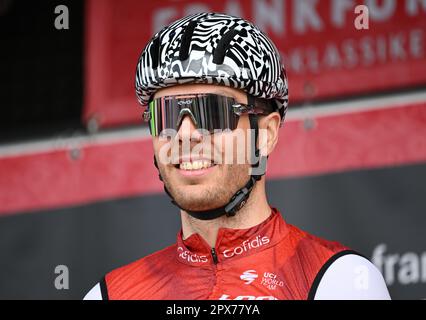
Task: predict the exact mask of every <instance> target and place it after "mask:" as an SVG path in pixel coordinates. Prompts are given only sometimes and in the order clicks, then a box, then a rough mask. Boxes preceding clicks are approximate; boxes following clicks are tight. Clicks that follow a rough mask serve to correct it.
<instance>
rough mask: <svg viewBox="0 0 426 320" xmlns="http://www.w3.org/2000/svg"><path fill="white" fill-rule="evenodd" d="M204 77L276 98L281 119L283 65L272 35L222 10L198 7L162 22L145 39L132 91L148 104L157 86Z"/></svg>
mask: <svg viewBox="0 0 426 320" xmlns="http://www.w3.org/2000/svg"><path fill="white" fill-rule="evenodd" d="M185 83H206V84H217V85H223V86H228V87H232V88H236V89H242V90H243V91H245V92H246V93H247V94H249V95H252V96H253V97H259V98H265V99H274V100H275V106H276V109H277V110H278V111H279V112H280V114H281V120H282V121H283V120H284V117H285V113H286V110H287V106H288V82H287V76H286V71H285V68H284V66H283V64H282V62H281V59H280V55H279V53H278V50H277V48H276V47H275V45H274V44H273V43H272V41H271V40H270V39H269V38H268V37H267V36H266V35H265V34H264V33H263V32H262V31H260V30H259V29H258V28H257V27H256V26H254V25H253V24H251V23H250V22H248V21H246V20H244V19H241V18H238V17H233V16H229V15H226V14H220V13H198V14H193V15H190V16H187V17H185V18H182V19H180V20H177V21H175V22H174V23H172V24H170V25H169V26H166V27H165V28H163V29H162V30H161V31H159V32H158V33H157V34H155V35H154V37H153V38H152V39H151V40H150V41H149V42H148V44H147V45H146V47H145V49H144V50H143V51H142V54H141V56H140V58H139V61H138V64H137V69H136V83H135V87H136V95H137V98H138V100H139V102H140V104H142V105H143V106H145V105H147V104H148V103H149V101H150V99H151V98H152V96H153V95H154V94H155V92H156V91H157V90H159V89H161V88H164V87H169V86H173V85H177V84H185Z"/></svg>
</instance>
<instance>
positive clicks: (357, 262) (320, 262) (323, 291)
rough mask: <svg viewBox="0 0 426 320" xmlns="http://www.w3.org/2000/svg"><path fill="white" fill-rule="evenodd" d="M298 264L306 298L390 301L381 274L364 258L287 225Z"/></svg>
mask: <svg viewBox="0 0 426 320" xmlns="http://www.w3.org/2000/svg"><path fill="white" fill-rule="evenodd" d="M290 230H291V232H290V233H291V239H292V241H293V242H294V245H295V249H296V253H297V257H298V261H300V262H301V268H302V269H303V274H304V276H305V277H306V278H307V279H308V281H309V282H310V284H309V287H310V290H309V293H308V299H354V300H356V299H390V296H389V292H388V289H387V287H386V283H385V281H384V279H383V276H382V274H381V273H380V271H379V270H378V269H377V268H376V266H374V264H373V263H371V262H370V261H369V260H368V259H367V258H365V257H363V256H362V255H360V254H359V253H357V252H356V251H353V250H351V249H350V248H349V247H347V246H344V245H342V244H341V243H339V242H336V241H329V240H325V239H322V238H319V237H316V236H314V235H312V234H310V233H308V232H305V231H303V230H300V229H299V228H297V227H295V226H292V225H290Z"/></svg>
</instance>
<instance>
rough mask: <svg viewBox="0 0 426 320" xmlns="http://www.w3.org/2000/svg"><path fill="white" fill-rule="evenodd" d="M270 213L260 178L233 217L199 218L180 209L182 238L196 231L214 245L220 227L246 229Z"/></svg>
mask: <svg viewBox="0 0 426 320" xmlns="http://www.w3.org/2000/svg"><path fill="white" fill-rule="evenodd" d="M270 214H271V207H270V206H269V204H268V201H267V199H266V194H265V181H264V178H262V179H261V180H260V181H258V182H257V183H256V185H255V186H254V188H253V190H252V192H251V193H250V197H249V198H248V201H247V203H246V204H245V205H244V207H243V208H241V209H240V210H239V211H237V213H236V215H235V216H233V217H227V216H222V217H219V218H216V219H213V220H199V219H196V218H194V217H191V216H190V215H188V214H187V213H186V212H185V211H181V218H182V232H183V239H186V238H188V237H189V236H190V235H192V234H194V233H198V234H199V235H200V236H201V237H203V239H204V240H206V242H207V243H208V244H209V245H210V247H212V248H213V247H214V246H215V245H216V238H217V233H218V231H219V229H220V228H230V229H247V228H251V227H253V226H256V225H258V224H260V223H262V222H263V221H265V220H266V219H267V218H268V217H269V216H270Z"/></svg>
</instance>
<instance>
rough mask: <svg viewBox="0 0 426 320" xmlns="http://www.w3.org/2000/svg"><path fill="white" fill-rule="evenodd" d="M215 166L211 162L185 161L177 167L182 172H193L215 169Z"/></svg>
mask: <svg viewBox="0 0 426 320" xmlns="http://www.w3.org/2000/svg"><path fill="white" fill-rule="evenodd" d="M214 165H215V164H214V163H213V162H212V161H210V160H194V161H183V162H181V163H179V164H177V165H176V167H177V168H179V169H180V170H185V171H193V170H202V169H208V168H210V167H213V166H214Z"/></svg>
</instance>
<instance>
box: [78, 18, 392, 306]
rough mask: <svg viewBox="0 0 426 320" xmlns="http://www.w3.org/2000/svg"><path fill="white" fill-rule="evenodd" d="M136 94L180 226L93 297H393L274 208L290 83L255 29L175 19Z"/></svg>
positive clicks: (147, 58) (352, 257)
mask: <svg viewBox="0 0 426 320" xmlns="http://www.w3.org/2000/svg"><path fill="white" fill-rule="evenodd" d="M136 93H137V97H138V99H139V101H140V103H141V104H142V105H143V106H147V108H146V110H145V112H144V118H145V120H146V121H148V122H149V127H150V132H151V135H152V139H153V147H154V154H155V158H154V164H155V165H156V166H157V168H158V170H159V174H160V179H161V180H162V181H163V182H164V189H165V191H166V193H167V194H168V195H169V196H170V198H171V199H172V202H173V203H174V204H175V205H176V206H177V207H178V208H179V210H180V216H181V221H182V229H181V231H180V232H179V233H178V236H177V241H176V243H175V244H173V245H171V246H169V247H167V248H165V249H163V250H161V251H158V252H156V253H154V254H151V255H149V256H147V257H144V258H142V259H140V260H138V261H136V262H133V263H131V264H129V265H127V266H124V267H121V268H119V269H116V270H113V271H112V272H110V273H108V274H107V275H106V276H105V277H104V278H103V279H102V280H101V282H100V283H99V284H97V285H96V286H95V287H94V288H93V289H92V290H91V291H90V292H89V293H88V294H87V295H86V297H85V299H191V300H192V299H240V300H241V299H249V300H251V299H268V300H275V299H389V293H388V291H387V288H386V285H385V282H384V280H383V277H382V276H381V274H380V272H379V271H378V270H377V269H376V268H375V267H374V265H373V264H372V263H370V262H369V261H368V260H367V259H366V258H364V257H362V256H361V255H359V254H357V253H356V252H354V251H352V250H349V248H347V247H345V246H343V245H341V244H339V243H337V242H330V241H327V240H323V239H320V238H317V237H315V236H313V235H310V234H308V233H307V232H304V231H302V230H300V229H298V228H297V227H295V226H292V225H290V224H288V223H286V222H285V220H284V219H283V217H282V216H281V214H280V212H279V211H278V210H277V209H275V208H273V207H272V206H271V205H270V204H269V203H268V200H267V195H266V191H265V177H264V173H265V163H266V160H267V157H268V156H269V155H270V154H271V153H272V152H273V150H274V147H275V146H276V144H277V142H278V135H279V128H280V126H281V124H282V122H283V119H284V116H285V113H286V110H287V104H288V86H287V78H286V72H285V69H284V66H283V65H282V62H281V59H280V57H279V53H278V51H277V49H276V47H275V46H274V44H273V43H272V42H271V40H270V39H269V38H268V37H267V36H266V35H265V34H264V33H262V32H261V31H260V30H259V29H258V28H257V27H256V26H254V25H253V24H251V23H250V22H248V21H246V20H243V19H241V18H237V17H232V16H228V15H224V14H217V13H200V14H195V15H191V16H188V17H185V18H183V19H180V20H178V21H176V22H174V23H172V24H170V25H169V26H167V27H165V28H164V29H163V30H161V31H160V32H158V33H157V34H156V35H155V36H154V37H153V38H152V39H151V40H150V41H149V43H148V44H147V46H146V47H145V49H144V50H143V52H142V54H141V57H140V59H139V62H138V66H137V72H136ZM242 141H243V142H242ZM246 142H249V143H246ZM176 150H177V152H176ZM201 151H202V152H201ZM238 159H239V160H238ZM241 159H243V160H244V161H241Z"/></svg>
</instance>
